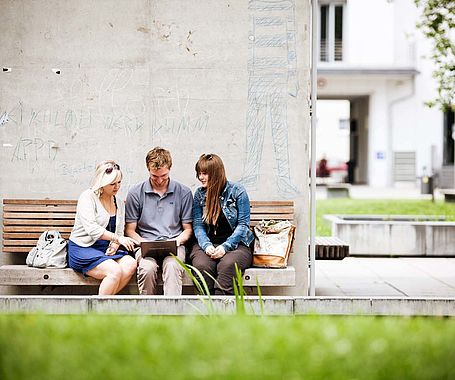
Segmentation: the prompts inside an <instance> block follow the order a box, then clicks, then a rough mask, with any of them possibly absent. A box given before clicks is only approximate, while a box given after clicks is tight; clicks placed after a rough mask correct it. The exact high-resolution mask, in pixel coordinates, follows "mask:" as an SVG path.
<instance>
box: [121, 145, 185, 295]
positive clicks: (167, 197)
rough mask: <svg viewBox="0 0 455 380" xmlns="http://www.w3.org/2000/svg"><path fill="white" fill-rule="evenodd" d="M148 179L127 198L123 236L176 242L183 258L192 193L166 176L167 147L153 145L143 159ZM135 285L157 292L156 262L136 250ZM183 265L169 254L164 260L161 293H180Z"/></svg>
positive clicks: (169, 163)
mask: <svg viewBox="0 0 455 380" xmlns="http://www.w3.org/2000/svg"><path fill="white" fill-rule="evenodd" d="M145 161H146V165H147V169H148V171H149V176H150V177H149V178H148V179H147V180H146V181H144V182H141V183H138V184H136V185H134V186H133V187H132V188H131V189H130V190H129V192H128V196H127V198H126V212H125V222H126V226H125V235H126V236H129V237H131V238H133V239H136V240H138V241H144V240H169V239H175V240H176V241H177V246H178V249H177V256H178V258H179V259H180V260H182V261H185V255H186V251H185V246H184V244H185V243H186V242H187V241H188V240H189V239H190V237H191V235H192V233H193V228H192V216H191V212H192V208H193V195H192V193H191V190H190V189H189V187H187V186H185V185H182V184H181V183H179V182H177V181H174V180H172V179H170V178H169V172H170V170H171V167H172V158H171V154H170V153H169V151H168V150H166V149H163V148H160V147H156V148H153V149H152V150H151V151H150V152H148V153H147V157H146V159H145ZM136 260H137V262H138V266H137V284H138V287H139V293H140V294H156V293H157V289H156V288H157V287H156V284H157V276H158V267H159V264H158V263H157V262H156V260H155V259H153V258H151V257H145V258H143V257H142V255H141V250H140V249H139V250H138V251H137V252H136ZM182 276H183V268H182V267H181V266H180V265H179V264H178V263H177V261H176V260H175V259H174V258H173V257H172V256H169V257H166V258H165V259H164V260H163V290H164V295H169V296H175V295H181V294H182Z"/></svg>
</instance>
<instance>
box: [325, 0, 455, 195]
mask: <svg viewBox="0 0 455 380" xmlns="http://www.w3.org/2000/svg"><path fill="white" fill-rule="evenodd" d="M418 16H419V10H418V9H417V8H416V6H415V5H414V1H413V0H368V1H365V0H345V1H343V0H333V1H331V0H320V1H319V20H318V21H319V22H318V40H319V53H318V55H319V62H318V99H319V100H334V99H339V100H347V101H349V104H350V105H349V110H350V112H349V114H350V115H349V120H348V122H349V127H348V128H349V157H348V160H349V161H348V162H349V169H350V176H349V177H350V178H349V179H350V182H353V183H364V184H368V185H370V186H375V187H390V186H399V185H400V184H402V183H407V184H410V185H412V186H415V185H417V184H418V181H419V177H421V176H422V175H425V174H432V173H435V172H440V171H441V170H444V171H445V172H444V175H443V176H440V177H444V178H440V180H443V182H444V181H446V182H447V184H444V183H440V185H442V187H452V186H450V182H453V177H452V178H450V176H451V175H452V176H453V174H451V173H453V169H451V167H450V165H452V166H453V156H454V152H453V140H452V139H451V134H452V133H451V132H452V127H453V113H452V114H451V115H450V114H445V115H444V114H443V112H441V111H440V110H439V109H437V108H428V107H427V106H425V104H424V103H425V102H426V101H428V100H432V99H433V98H434V96H435V94H436V82H435V80H434V79H433V78H432V70H433V65H432V62H431V60H430V59H429V56H430V52H431V45H430V43H429V41H428V40H426V39H425V38H424V36H423V35H422V33H421V32H420V31H419V30H418V29H417V28H416V22H417V19H418ZM324 109H325V108H324ZM318 113H319V111H318ZM318 117H319V115H318ZM345 124H346V123H345V122H344V123H340V127H341V126H343V125H344V127H346V125H345ZM337 143H338V142H337V141H336V138H335V139H332V141H330V142H329V145H327V141H323V142H321V144H323V146H324V148H323V149H324V153H325V154H327V155H328V156H330V144H332V145H333V146H335V145H336V144H337ZM327 150H329V151H327Z"/></svg>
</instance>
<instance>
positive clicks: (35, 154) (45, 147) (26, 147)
mask: <svg viewBox="0 0 455 380" xmlns="http://www.w3.org/2000/svg"><path fill="white" fill-rule="evenodd" d="M56 145H57V143H56V142H55V141H54V140H50V139H41V138H37V137H35V138H20V139H19V140H18V142H17V143H16V146H15V148H14V152H13V156H12V158H11V161H25V160H30V161H38V160H41V159H47V160H50V161H53V160H55V157H56V156H57V149H55V147H56Z"/></svg>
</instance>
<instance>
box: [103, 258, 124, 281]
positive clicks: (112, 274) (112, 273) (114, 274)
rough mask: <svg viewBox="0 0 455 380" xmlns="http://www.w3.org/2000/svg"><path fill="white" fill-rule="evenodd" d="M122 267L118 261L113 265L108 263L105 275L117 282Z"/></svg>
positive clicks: (120, 275) (121, 272) (119, 278)
mask: <svg viewBox="0 0 455 380" xmlns="http://www.w3.org/2000/svg"><path fill="white" fill-rule="evenodd" d="M122 274H123V271H122V268H121V266H120V265H119V264H118V263H115V265H110V266H109V268H108V269H107V271H106V277H109V278H110V279H111V280H112V281H116V282H119V281H120V280H121V278H122Z"/></svg>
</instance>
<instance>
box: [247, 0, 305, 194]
mask: <svg viewBox="0 0 455 380" xmlns="http://www.w3.org/2000/svg"><path fill="white" fill-rule="evenodd" d="M248 9H249V18H250V26H251V31H250V36H249V45H248V48H249V55H250V57H249V61H248V73H249V81H248V110H247V115H246V160H245V167H244V174H243V177H242V179H241V182H242V183H243V184H244V185H245V186H246V187H247V188H249V189H255V188H256V186H257V182H258V179H259V170H260V166H261V161H262V151H263V145H264V135H265V130H266V127H268V126H270V128H271V131H272V140H273V147H274V154H275V160H276V164H277V165H276V182H277V187H278V191H279V192H280V194H281V195H282V196H283V197H293V196H295V195H296V194H298V193H299V191H298V190H297V188H296V187H295V186H294V184H293V183H292V180H291V173H290V163H289V141H288V129H289V126H288V121H287V117H288V115H287V102H288V97H296V96H297V94H298V89H299V88H298V79H297V75H296V70H297V69H296V68H297V55H296V47H295V34H296V26H295V4H294V0H282V1H276V0H250V1H249V3H248Z"/></svg>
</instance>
